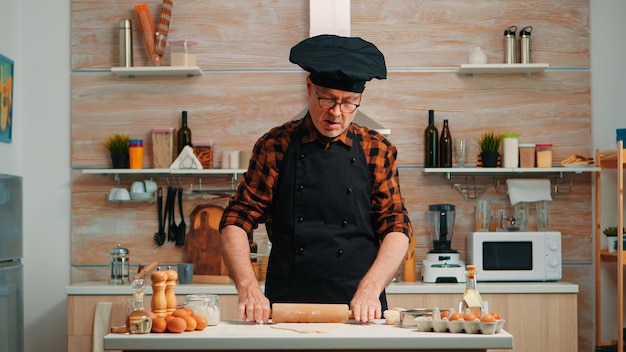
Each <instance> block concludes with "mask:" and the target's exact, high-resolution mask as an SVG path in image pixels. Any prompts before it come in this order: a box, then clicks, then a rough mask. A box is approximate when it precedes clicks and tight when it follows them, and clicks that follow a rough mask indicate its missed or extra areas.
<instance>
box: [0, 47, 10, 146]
mask: <svg viewBox="0 0 626 352" xmlns="http://www.w3.org/2000/svg"><path fill="white" fill-rule="evenodd" d="M12 127H13V60H11V59H9V58H8V57H6V56H4V55H2V54H0V142H4V143H11V131H12V130H13V128H12Z"/></svg>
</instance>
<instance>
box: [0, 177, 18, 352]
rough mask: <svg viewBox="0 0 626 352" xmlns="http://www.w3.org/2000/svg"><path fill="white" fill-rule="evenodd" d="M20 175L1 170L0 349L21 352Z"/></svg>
mask: <svg viewBox="0 0 626 352" xmlns="http://www.w3.org/2000/svg"><path fill="white" fill-rule="evenodd" d="M22 257H23V209H22V177H20V176H14V175H7V174H1V173H0V352H24V266H23V264H22Z"/></svg>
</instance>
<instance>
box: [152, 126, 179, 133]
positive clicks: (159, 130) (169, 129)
mask: <svg viewBox="0 0 626 352" xmlns="http://www.w3.org/2000/svg"><path fill="white" fill-rule="evenodd" d="M152 132H154V133H166V132H174V127H159V128H153V129H152Z"/></svg>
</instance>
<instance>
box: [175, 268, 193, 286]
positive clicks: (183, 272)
mask: <svg viewBox="0 0 626 352" xmlns="http://www.w3.org/2000/svg"><path fill="white" fill-rule="evenodd" d="M192 278H193V264H192V263H180V264H178V283H179V284H182V285H188V284H190V283H191V279H192Z"/></svg>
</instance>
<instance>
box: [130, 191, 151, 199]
mask: <svg viewBox="0 0 626 352" xmlns="http://www.w3.org/2000/svg"><path fill="white" fill-rule="evenodd" d="M130 199H132V200H149V199H152V194H150V193H146V192H130Z"/></svg>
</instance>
